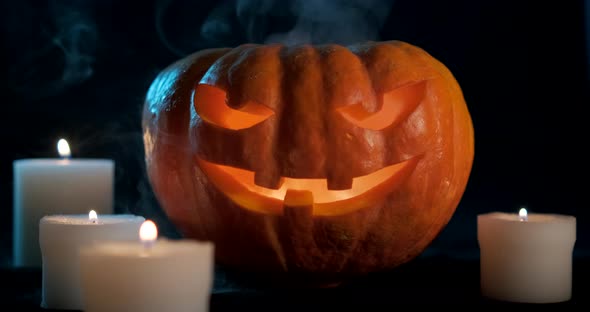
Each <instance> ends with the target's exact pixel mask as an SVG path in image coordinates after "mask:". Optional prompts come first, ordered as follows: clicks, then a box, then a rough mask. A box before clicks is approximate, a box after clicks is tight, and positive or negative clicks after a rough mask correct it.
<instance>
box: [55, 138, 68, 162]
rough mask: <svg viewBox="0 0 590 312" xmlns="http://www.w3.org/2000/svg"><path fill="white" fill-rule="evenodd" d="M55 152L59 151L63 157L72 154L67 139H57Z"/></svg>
mask: <svg viewBox="0 0 590 312" xmlns="http://www.w3.org/2000/svg"><path fill="white" fill-rule="evenodd" d="M57 152H58V153H59V156H60V157H63V158H69V157H70V156H72V152H71V151H70V145H69V144H68V141H66V140H65V139H59V141H57Z"/></svg>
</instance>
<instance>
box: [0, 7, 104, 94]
mask: <svg viewBox="0 0 590 312" xmlns="http://www.w3.org/2000/svg"><path fill="white" fill-rule="evenodd" d="M48 5H49V7H48V10H47V11H41V10H42V9H40V8H36V7H33V6H31V5H30V4H27V3H20V5H14V6H11V7H9V8H10V10H11V11H12V12H10V13H5V14H4V15H5V16H10V18H8V19H6V20H4V24H5V25H4V26H5V27H6V28H7V29H14V36H12V37H11V36H8V42H7V43H8V44H11V45H12V46H13V47H19V46H20V47H22V49H19V50H18V51H17V50H16V49H14V52H13V53H14V55H11V62H10V63H9V64H8V67H9V68H8V73H9V75H10V81H11V85H10V87H11V88H12V89H13V90H14V91H16V92H18V93H20V94H22V95H23V96H25V97H28V98H32V99H39V98H43V97H47V96H52V95H55V94H58V93H60V92H62V91H63V90H65V89H67V88H69V87H71V86H73V85H76V84H79V83H81V82H84V81H85V80H87V79H88V78H90V77H91V76H92V73H93V70H92V65H93V62H94V54H95V50H96V43H97V40H98V32H97V27H96V24H95V23H94V21H93V19H92V17H91V16H90V15H89V14H88V12H87V9H88V8H86V7H84V3H78V2H49V4H48ZM40 12H41V13H40ZM37 15H41V16H43V15H48V16H43V17H44V18H39V17H38V16H37Z"/></svg>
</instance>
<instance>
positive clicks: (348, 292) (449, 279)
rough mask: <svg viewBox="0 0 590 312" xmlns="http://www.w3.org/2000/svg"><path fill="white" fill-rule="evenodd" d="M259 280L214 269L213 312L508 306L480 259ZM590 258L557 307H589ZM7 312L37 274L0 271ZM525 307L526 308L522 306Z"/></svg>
mask: <svg viewBox="0 0 590 312" xmlns="http://www.w3.org/2000/svg"><path fill="white" fill-rule="evenodd" d="M254 279H255V277H253V276H244V275H243V274H238V273H235V272H231V271H227V270H224V269H221V268H216V273H215V285H214V289H213V292H212V295H211V304H210V310H211V311H237V310H244V311H251V310H256V311H261V310H264V311H266V310H268V311H271V310H272V311H277V310H280V311H285V310H301V309H305V310H325V309H328V310H329V311H332V310H334V309H340V308H344V309H346V310H350V309H359V310H361V311H378V310H379V311H380V310H384V309H392V308H395V307H399V306H400V305H408V304H412V305H422V304H467V305H479V306H482V305H510V303H506V302H499V301H494V300H490V299H487V298H485V297H482V296H481V293H480V289H479V259H477V258H470V259H455V258H448V257H438V256H437V257H421V258H418V259H415V260H414V261H412V262H411V263H408V264H406V265H403V266H401V267H398V268H396V269H394V270H391V271H388V272H381V273H375V274H370V275H368V276H365V277H362V278H358V279H355V280H351V281H348V282H346V283H343V284H341V285H340V286H338V287H333V288H318V289H284V288H269V287H264V286H261V285H260V284H256V283H254ZM588 285H590V258H588V257H587V256H583V257H582V256H577V257H574V263H573V291H572V299H571V300H570V301H567V302H562V303H558V304H552V305H557V306H572V305H586V304H587V303H590V296H589V294H590V293H589V292H588V291H587V290H586V289H587V288H588ZM0 287H1V295H0V296H1V299H2V302H3V303H4V307H14V308H11V309H12V310H10V309H2V310H3V311H22V310H33V311H35V310H41V311H43V309H41V308H40V307H39V302H40V300H41V272H40V270H38V269H16V268H2V269H0ZM521 305H522V304H521ZM44 311H47V310H44Z"/></svg>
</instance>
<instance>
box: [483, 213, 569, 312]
mask: <svg viewBox="0 0 590 312" xmlns="http://www.w3.org/2000/svg"><path fill="white" fill-rule="evenodd" d="M477 236H478V241H479V246H480V252H481V257H480V266H481V267H480V270H481V291H482V294H483V295H484V296H486V297H489V298H492V299H497V300H504V301H512V302H528V303H550V302H562V301H567V300H569V299H570V298H571V289H572V253H573V248H574V244H575V241H576V218H575V217H573V216H567V215H557V214H528V215H527V213H526V210H521V212H520V214H509V213H499V212H494V213H488V214H482V215H479V216H478V217H477Z"/></svg>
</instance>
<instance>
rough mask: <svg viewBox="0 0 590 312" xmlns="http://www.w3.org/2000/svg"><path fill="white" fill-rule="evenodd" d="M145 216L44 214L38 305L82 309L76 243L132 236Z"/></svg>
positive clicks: (123, 239) (89, 242) (78, 248)
mask: <svg viewBox="0 0 590 312" xmlns="http://www.w3.org/2000/svg"><path fill="white" fill-rule="evenodd" d="M144 220H145V219H144V218H143V217H139V216H134V215H98V216H97V213H96V212H95V211H94V210H93V211H91V212H90V214H86V215H55V216H45V217H43V218H42V219H41V221H40V223H39V229H40V230H39V235H40V237H39V240H40V243H41V251H42V256H43V267H42V268H43V283H42V292H41V295H42V301H41V306H42V307H44V308H48V309H65V310H82V308H83V304H82V295H81V286H80V260H79V252H80V247H82V246H85V245H89V244H91V243H93V242H95V241H101V240H111V241H112V240H114V241H131V240H136V238H137V231H138V230H139V227H140V226H141V224H142V222H143V221H144Z"/></svg>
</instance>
